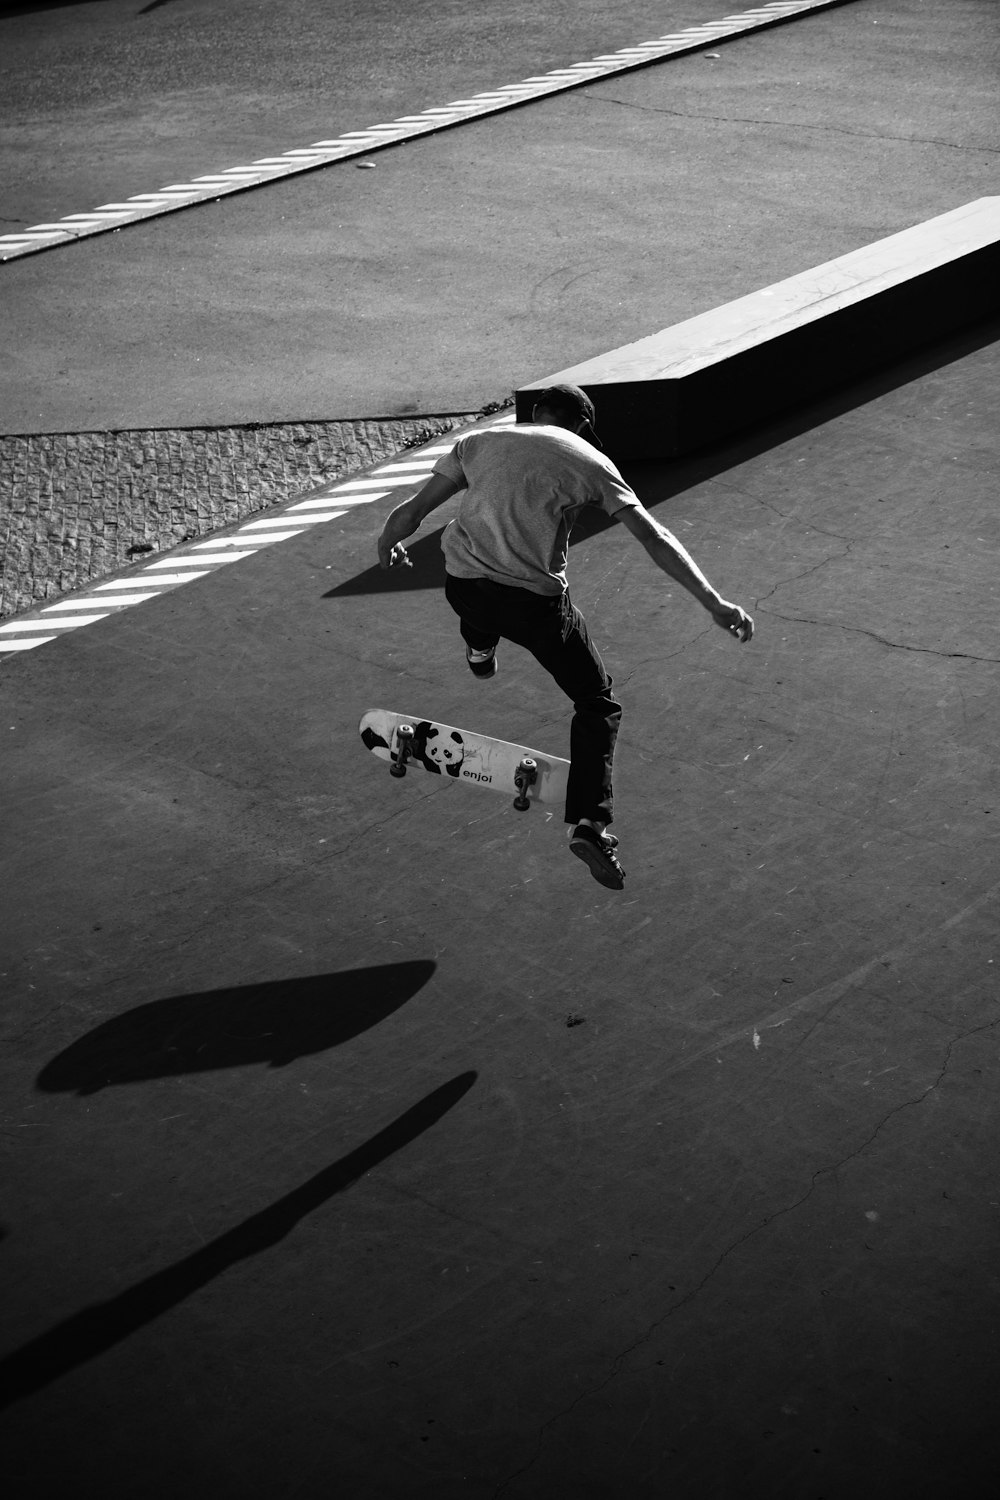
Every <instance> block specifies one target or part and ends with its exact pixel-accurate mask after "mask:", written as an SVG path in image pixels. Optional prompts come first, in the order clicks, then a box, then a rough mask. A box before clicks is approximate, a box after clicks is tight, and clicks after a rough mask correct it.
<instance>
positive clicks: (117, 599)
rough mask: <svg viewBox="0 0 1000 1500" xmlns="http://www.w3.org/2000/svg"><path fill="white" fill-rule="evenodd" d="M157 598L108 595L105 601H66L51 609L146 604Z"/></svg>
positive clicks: (100, 585) (155, 596)
mask: <svg viewBox="0 0 1000 1500" xmlns="http://www.w3.org/2000/svg"><path fill="white" fill-rule="evenodd" d="M98 587H99V588H102V589H106V588H108V587H109V585H108V584H106V583H102V584H99V585H98ZM159 597H160V596H159V594H149V593H147V594H109V596H108V597H107V599H84V600H82V601H79V602H78V601H77V600H75V599H74V600H70V601H68V602H67V603H66V604H53V606H52V608H53V609H67V610H70V609H80V608H81V605H82V604H87V605H93V604H100V605H101V606H102V607H107V606H109V605H124V604H145V602H146V600H147V599H158V598H159ZM46 613H47V611H46Z"/></svg>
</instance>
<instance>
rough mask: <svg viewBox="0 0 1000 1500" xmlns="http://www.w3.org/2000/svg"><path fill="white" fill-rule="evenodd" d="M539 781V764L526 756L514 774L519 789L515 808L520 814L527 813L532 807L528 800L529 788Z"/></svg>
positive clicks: (515, 783) (515, 799)
mask: <svg viewBox="0 0 1000 1500" xmlns="http://www.w3.org/2000/svg"><path fill="white" fill-rule="evenodd" d="M537 780H538V762H537V761H535V760H532V759H531V756H530V755H526V756H525V757H524V759H523V760H522V761H521V763H520V765H519V766H518V768H517V770H516V771H515V772H514V785H515V786H516V787H517V796H516V797H515V798H514V806H515V807H516V808H517V810H518V812H527V810H528V808H529V807H530V805H531V804H530V802H529V800H528V788H529V787H530V786H533V785H534V783H535V782H536V781H537Z"/></svg>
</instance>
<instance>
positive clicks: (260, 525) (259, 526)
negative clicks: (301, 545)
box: [239, 519, 302, 536]
mask: <svg viewBox="0 0 1000 1500" xmlns="http://www.w3.org/2000/svg"><path fill="white" fill-rule="evenodd" d="M277 526H284V527H286V528H287V527H288V522H287V521H286V520H284V519H282V520H279V521H251V522H250V523H249V524H248V525H246V526H241V527H240V530H239V535H240V536H245V535H246V534H247V532H251V531H271V530H273V529H274V528H275V527H277ZM281 535H282V536H301V535H302V528H301V526H300V527H299V530H298V531H292V530H290V529H289V530H285V531H283V532H282V533H281Z"/></svg>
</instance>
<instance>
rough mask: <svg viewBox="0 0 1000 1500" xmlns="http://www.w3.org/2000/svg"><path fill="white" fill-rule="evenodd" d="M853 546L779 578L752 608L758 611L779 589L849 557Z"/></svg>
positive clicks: (757, 599) (778, 617)
mask: <svg viewBox="0 0 1000 1500" xmlns="http://www.w3.org/2000/svg"><path fill="white" fill-rule="evenodd" d="M853 546H854V543H853V542H848V544H847V546H846V547H845V548H844V550H843V552H836V553H834V554H833V555H832V556H830V557H824V558H823V559H822V560H821V561H820V562H818V563H813V564H812V566H811V567H809V568H805V569H803V571H802V572H801V573H792V574H791V575H790V576H789V577H788V578H779V579H778V581H777V583H776V584H775V585H774V587H773V588H771V589H770V590H769V591H768V593H766V594H761V595H759V596H758V597H757V598H756V599H755V600H754V608H755V609H760V608H761V607H762V606H763V605H765V604H766V603H767V601H768V599H773V598H774V596H775V594H776V593H777V592H778V590H779V589H783V588H786V587H787V586H788V584H790V583H799V582H800V581H801V580H802V579H803V578H810V577H811V576H812V574H813V573H818V572H819V571H820V569H821V568H825V567H827V566H828V565H829V564H830V563H832V562H841V561H842V560H843V559H844V558H845V557H848V556H850V552H851V548H852V547H853ZM768 613H773V611H768ZM774 617H775V619H777V620H783V619H785V618H786V617H785V616H784V615H778V614H775V616H774ZM788 618H789V619H791V618H792V617H791V616H788ZM806 623H812V624H816V625H818V624H819V623H820V621H818V620H814V621H812V622H806ZM844 629H845V630H847V629H850V627H849V626H844Z"/></svg>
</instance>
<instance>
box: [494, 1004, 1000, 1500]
mask: <svg viewBox="0 0 1000 1500" xmlns="http://www.w3.org/2000/svg"><path fill="white" fill-rule="evenodd" d="M997 1025H1000V1018H998V1019H997V1020H994V1021H987V1022H985V1023H984V1024H983V1025H982V1026H973V1027H971V1028H970V1029H969V1030H968V1031H964V1032H962V1033H961V1034H960V1035H959V1036H957V1037H953V1038H952V1040H951V1041H949V1042H948V1044H947V1046H946V1048H945V1054H944V1060H943V1062H942V1063H941V1066H940V1068H939V1069H938V1072H937V1076H936V1077H935V1078H934V1079H933V1080H932V1081H931V1082H930V1083H929V1084H927V1086H926V1088H924V1089H922V1090H921V1092H920V1093H919V1094H918V1095H917V1096H916V1098H914V1099H904V1100H903V1101H902V1103H901V1104H897V1105H895V1106H894V1107H893V1108H892V1109H890V1110H889V1111H888V1113H887V1114H885V1115H884V1116H883V1117H882V1119H881V1120H879V1122H878V1124H877V1125H876V1126H875V1128H874V1130H872V1131H871V1133H870V1134H869V1135H868V1137H867V1139H865V1140H864V1141H862V1142H861V1144H860V1145H859V1146H857V1147H856V1148H855V1149H854V1150H853V1151H850V1152H848V1154H847V1155H846V1156H844V1157H842V1158H841V1159H840V1160H839V1161H837V1162H834V1163H832V1164H831V1165H830V1166H826V1167H820V1168H818V1169H817V1171H815V1172H814V1173H813V1175H812V1179H811V1180H810V1183H809V1186H808V1188H807V1189H806V1191H805V1192H804V1193H803V1194H802V1195H801V1196H800V1197H799V1198H797V1199H796V1200H795V1202H794V1203H790V1204H788V1205H787V1207H785V1208H779V1209H776V1210H775V1212H774V1213H773V1214H769V1215H768V1216H767V1217H766V1218H765V1219H763V1220H761V1222H760V1223H759V1224H757V1225H755V1226H754V1227H753V1228H752V1229H748V1230H747V1231H746V1233H745V1234H741V1235H740V1236H739V1237H738V1238H737V1239H735V1240H734V1241H733V1243H732V1244H731V1245H729V1246H727V1248H726V1249H725V1250H723V1251H722V1253H721V1254H720V1255H719V1256H718V1257H717V1258H716V1260H715V1263H714V1265H712V1266H710V1267H709V1269H708V1270H707V1271H706V1272H705V1275H704V1276H703V1277H702V1278H701V1280H700V1281H699V1282H698V1284H697V1286H695V1287H693V1288H692V1289H691V1291H690V1292H687V1293H686V1294H685V1295H684V1296H683V1297H681V1298H680V1300H679V1301H677V1302H676V1303H675V1304H674V1305H673V1307H671V1308H669V1309H668V1311H667V1312H665V1313H664V1314H663V1315H662V1317H659V1318H657V1319H655V1320H654V1322H652V1323H651V1324H650V1325H649V1327H648V1328H647V1329H646V1331H645V1332H644V1333H643V1334H641V1335H640V1337H639V1338H637V1339H634V1340H633V1342H632V1343H631V1344H629V1346H628V1348H626V1349H623V1350H622V1351H621V1353H620V1354H617V1355H616V1356H615V1358H614V1359H613V1361H612V1364H611V1369H610V1371H609V1373H608V1375H607V1376H606V1377H605V1378H604V1380H602V1381H600V1382H599V1383H598V1384H596V1385H593V1386H591V1387H590V1389H589V1390H586V1391H582V1392H581V1393H580V1395H578V1396H577V1397H575V1399H574V1400H573V1401H571V1402H570V1404H569V1405H568V1406H567V1407H565V1408H564V1409H563V1410H562V1411H560V1412H556V1414H555V1415H554V1416H552V1417H550V1418H549V1419H548V1421H547V1422H543V1423H542V1425H541V1427H540V1428H539V1429H538V1434H537V1439H536V1444H535V1451H534V1453H533V1454H532V1456H531V1458H530V1459H529V1460H528V1462H527V1463H526V1464H524V1465H522V1467H521V1468H520V1469H518V1470H516V1471H515V1472H514V1473H513V1474H510V1475H508V1477H507V1478H506V1479H504V1480H502V1481H501V1483H500V1484H499V1485H498V1486H497V1488H496V1489H495V1490H494V1491H493V1495H494V1500H495V1497H496V1496H498V1495H500V1494H502V1493H503V1491H504V1490H505V1489H507V1487H508V1486H509V1485H511V1484H513V1483H514V1481H515V1480H517V1479H520V1478H521V1476H522V1475H523V1474H526V1473H527V1472H528V1470H529V1469H531V1468H532V1467H533V1466H534V1465H535V1464H536V1463H537V1462H538V1458H539V1456H540V1454H541V1451H542V1445H543V1443H544V1441H545V1435H546V1433H547V1432H548V1431H549V1430H550V1429H551V1428H552V1427H554V1426H555V1424H556V1423H557V1422H561V1421H562V1420H563V1418H565V1417H568V1416H569V1415H570V1414H571V1413H572V1412H573V1411H575V1410H576V1408H577V1407H578V1406H579V1405H580V1403H581V1402H582V1401H585V1400H587V1398H588V1397H592V1396H596V1395H598V1394H599V1393H600V1392H601V1391H603V1390H606V1389H607V1387H608V1386H609V1385H610V1384H611V1383H612V1381H614V1380H616V1379H617V1378H618V1376H619V1374H620V1373H621V1369H622V1366H623V1365H624V1363H625V1361H626V1359H628V1357H629V1355H630V1354H632V1353H634V1351H635V1350H636V1349H640V1348H641V1347H642V1346H643V1344H646V1343H648V1342H649V1340H650V1339H651V1338H652V1337H653V1335H654V1334H655V1333H656V1331H657V1330H658V1329H659V1328H662V1327H663V1325H664V1324H665V1323H667V1322H668V1321H669V1320H670V1319H671V1318H672V1317H673V1316H674V1315H675V1314H676V1313H678V1312H679V1311H680V1310H681V1308H682V1307H686V1306H687V1304H688V1303H689V1302H692V1301H693V1300H694V1298H695V1297H697V1296H698V1295H699V1294H700V1293H701V1292H702V1291H703V1290H704V1289H705V1287H706V1286H707V1285H708V1283H709V1282H710V1281H711V1280H712V1278H713V1277H714V1276H715V1275H716V1274H717V1272H718V1271H719V1269H720V1267H721V1266H722V1265H724V1264H725V1262H726V1261H727V1260H728V1259H729V1258H730V1256H732V1255H734V1254H735V1253H736V1252H737V1250H739V1249H741V1247H742V1246H743V1245H745V1244H747V1243H748V1242H749V1241H750V1240H752V1239H754V1238H756V1236H757V1235H759V1234H761V1233H762V1232H763V1231H764V1230H765V1229H768V1228H769V1227H770V1226H771V1225H772V1224H774V1223H775V1222H776V1221H777V1220H778V1219H781V1218H785V1217H786V1216H787V1215H788V1214H791V1213H795V1211H796V1210H797V1209H799V1208H801V1207H802V1205H803V1204H804V1203H806V1202H807V1201H808V1199H809V1198H810V1197H811V1196H812V1194H813V1193H814V1192H815V1190H816V1187H817V1184H818V1183H819V1181H820V1179H821V1178H823V1177H827V1176H832V1175H834V1174H835V1173H837V1172H839V1171H841V1170H842V1169H843V1168H844V1167H846V1166H847V1165H848V1164H849V1163H850V1162H852V1161H856V1160H857V1159H858V1157H860V1156H861V1155H862V1154H863V1153H864V1152H865V1151H867V1150H868V1148H869V1147H870V1146H871V1145H872V1143H873V1142H874V1141H875V1140H876V1139H877V1138H878V1136H879V1135H880V1134H881V1132H882V1131H883V1130H884V1129H885V1127H886V1125H888V1123H889V1121H890V1120H892V1119H894V1118H895V1117H896V1116H897V1115H900V1114H902V1113H903V1111H904V1110H907V1109H915V1108H916V1107H917V1106H918V1105H920V1104H922V1103H923V1102H924V1100H925V1099H926V1098H927V1097H928V1095H929V1094H932V1093H933V1092H934V1091H935V1090H936V1089H937V1088H939V1087H940V1085H941V1083H942V1082H943V1081H944V1078H945V1075H946V1074H947V1072H948V1068H949V1066H950V1064H951V1059H952V1054H953V1053H954V1051H955V1048H956V1047H957V1046H958V1045H959V1043H960V1042H964V1041H967V1040H968V1039H969V1037H972V1036H978V1035H980V1034H981V1033H982V1032H985V1031H991V1030H992V1029H993V1028H994V1027H995V1026H997ZM647 1368H649V1367H647Z"/></svg>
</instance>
